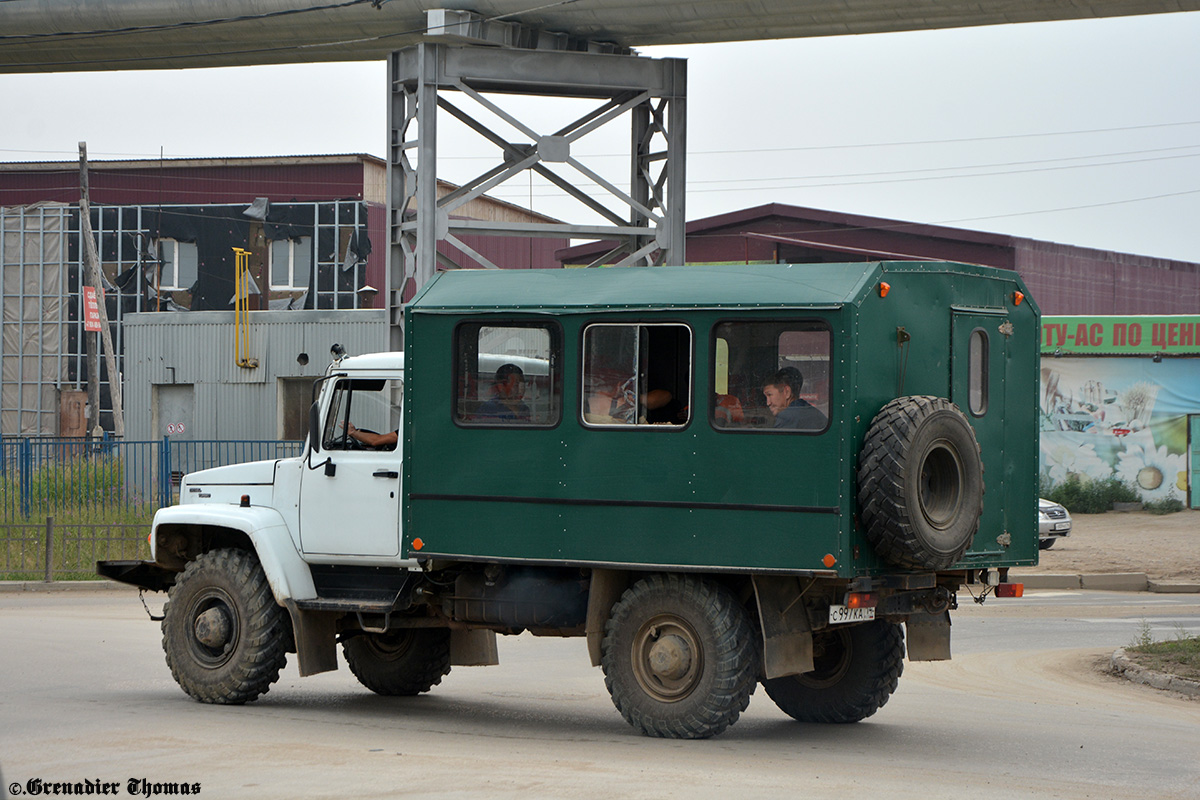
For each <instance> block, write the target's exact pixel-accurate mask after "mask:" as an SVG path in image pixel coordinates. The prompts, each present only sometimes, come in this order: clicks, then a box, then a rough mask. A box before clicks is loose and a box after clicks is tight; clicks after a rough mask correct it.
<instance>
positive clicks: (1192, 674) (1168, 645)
mask: <svg viewBox="0 0 1200 800" xmlns="http://www.w3.org/2000/svg"><path fill="white" fill-rule="evenodd" d="M1125 655H1126V656H1128V657H1129V660H1130V661H1132V662H1133V663H1135V664H1137V665H1138V666H1140V667H1145V668H1146V669H1152V670H1154V671H1156V672H1165V673H1167V674H1169V675H1175V676H1176V677H1180V678H1187V679H1188V680H1193V681H1200V636H1186V635H1180V636H1178V637H1176V638H1175V639H1172V640H1170V641H1165V642H1151V643H1149V644H1141V643H1138V644H1135V645H1133V646H1131V647H1127V648H1126V649H1125Z"/></svg>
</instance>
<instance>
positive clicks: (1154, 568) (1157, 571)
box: [1013, 511, 1200, 581]
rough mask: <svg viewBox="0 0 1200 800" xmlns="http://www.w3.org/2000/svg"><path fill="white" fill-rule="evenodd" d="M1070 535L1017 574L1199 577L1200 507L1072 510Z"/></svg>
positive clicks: (1155, 578)
mask: <svg viewBox="0 0 1200 800" xmlns="http://www.w3.org/2000/svg"><path fill="white" fill-rule="evenodd" d="M1071 516H1072V518H1073V521H1074V525H1073V526H1072V530H1071V535H1070V536H1068V537H1067V538H1065V539H1059V540H1058V541H1057V542H1056V543H1055V544H1054V546H1053V547H1051V548H1050V549H1049V550H1042V551H1041V562H1040V563H1039V564H1038V566H1036V567H1021V568H1019V569H1014V570H1013V572H1015V573H1017V574H1030V573H1032V574H1038V573H1049V574H1085V573H1089V574H1090V573H1100V572H1144V573H1146V576H1147V577H1148V578H1149V579H1150V580H1177V581H1200V511H1181V512H1179V513H1177V514H1166V515H1164V516H1155V515H1153V514H1148V513H1146V512H1144V511H1131V512H1120V513H1118V512H1115V511H1110V512H1109V513H1107V514H1072V515H1071Z"/></svg>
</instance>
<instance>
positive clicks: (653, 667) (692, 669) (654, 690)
mask: <svg viewBox="0 0 1200 800" xmlns="http://www.w3.org/2000/svg"><path fill="white" fill-rule="evenodd" d="M632 656H633V659H632V660H633V674H634V677H635V678H636V679H637V682H638V685H639V686H641V688H642V689H643V690H644V691H645V692H646V693H647V694H648V695H650V696H651V697H652V698H654V699H655V700H657V701H659V702H660V703H675V702H678V701H680V700H683V699H684V698H686V697H687V696H688V695H690V694H691V693H692V692H693V691H694V690H695V688H696V686H697V684H698V683H699V682H700V677H701V675H702V673H703V672H704V651H703V650H702V648H701V644H700V637H699V636H698V635H697V633H696V631H695V629H693V628H692V626H691V625H689V624H688V623H687V622H686V621H685V620H683V619H681V618H680V617H677V616H675V615H674V614H660V615H657V616H655V617H653V618H651V619H649V620H647V621H646V622H645V623H644V624H643V625H642V626H641V628H640V629H639V630H638V633H637V635H636V636H635V637H634V641H633V651H632Z"/></svg>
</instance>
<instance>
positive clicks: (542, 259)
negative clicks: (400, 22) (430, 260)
mask: <svg viewBox="0 0 1200 800" xmlns="http://www.w3.org/2000/svg"><path fill="white" fill-rule="evenodd" d="M386 171H387V168H386V165H385V164H384V162H383V161H381V160H380V159H377V158H374V157H372V156H367V155H341V156H305V157H278V158H228V159H167V160H159V159H149V160H138V161H103V162H92V163H91V164H90V165H89V176H90V180H89V184H90V201H91V218H92V219H91V222H92V228H93V231H94V233H95V236H96V240H97V249H98V253H99V257H100V262H101V269H102V272H103V276H104V282H105V286H104V299H105V308H106V310H107V313H108V318H109V320H110V323H111V330H112V336H113V342H114V349H115V350H116V352H117V364H118V367H117V368H118V370H119V371H121V372H122V373H123V374H124V377H125V384H126V385H127V386H129V385H131V384H132V383H133V378H134V371H133V370H131V369H130V366H132V365H128V363H127V357H128V356H130V355H132V354H131V353H130V352H129V350H128V344H127V335H126V330H125V328H126V325H125V323H126V320H127V319H132V318H133V316H134V315H143V314H147V313H148V314H155V313H164V312H169V313H172V314H183V313H190V312H210V311H220V312H225V313H224V314H223V315H222V317H221V319H224V318H225V317H228V318H229V324H228V325H227V326H225V327H224V328H223V327H222V326H221V325H217V326H216V327H206V328H189V329H188V330H193V331H201V330H203V331H205V334H204V336H203V337H202V338H198V339H196V340H194V341H193V343H192V344H193V349H192V351H191V353H192V356H193V361H194V363H200V360H199V359H198V356H199V355H200V353H201V352H203V354H204V358H205V359H208V358H213V359H219V358H222V357H225V358H227V359H228V360H229V362H230V364H232V363H233V360H234V359H233V343H234V332H233V324H232V322H233V317H234V315H233V313H232V310H233V309H234V301H235V295H236V294H237V292H238V287H239V285H240V286H241V287H242V288H241V292H242V293H243V295H245V296H244V297H243V300H244V301H245V304H246V307H247V308H248V309H249V311H250V317H251V319H252V320H253V326H254V328H255V331H256V332H258V333H259V339H258V340H259V341H260V342H264V343H268V342H270V341H273V339H272V337H270V336H267V335H266V328H263V327H262V326H263V325H264V324H265V323H266V321H267V320H274V321H276V322H279V321H281V320H282V319H289V318H280V317H276V316H260V315H264V314H266V312H267V311H272V312H281V313H282V312H294V311H307V312H311V313H309V314H307V315H305V316H302V317H296V318H290V319H291V322H292V323H293V326H294V324H295V323H298V322H300V321H301V320H305V321H307V323H308V324H309V325H314V324H316V323H317V321H318V320H324V321H326V322H340V323H342V324H344V325H347V326H353V325H356V324H357V323H358V322H360V321H361V319H360V318H358V317H356V316H354V315H355V314H356V313H357V312H360V311H362V310H365V309H379V311H378V313H377V314H374V315H372V316H371V317H370V318H371V319H372V320H378V323H377V324H380V325H383V326H385V328H386V325H387V319H386V311H384V309H385V308H386V298H385V297H384V296H383V291H382V289H383V287H384V285H385V274H384V268H385V267H384V261H385V253H386V251H387V247H386V239H387V235H386V233H385V231H386V214H387V210H386V185H387V181H386ZM455 188H456V187H454V186H453V185H451V184H449V183H445V182H441V183H439V186H438V191H439V195H445V194H447V193H449V192H451V191H453V190H454V189H455ZM79 198H80V170H79V165H78V163H77V162H49V163H13V164H0V242H2V244H3V248H2V255H0V265H2V271H3V280H2V282H0V307H2V309H3V320H4V326H3V336H2V337H0V379H2V380H0V382H2V386H0V434H3V435H6V436H14V435H59V436H76V435H83V434H84V433H85V432H86V431H88V430H90V429H92V428H93V427H94V426H93V425H91V424H89V422H88V419H87V413H88V412H86V411H85V402H84V391H83V390H84V388H85V386H86V383H87V377H88V376H87V366H86V364H87V359H86V352H85V351H86V347H85V338H84V337H85V334H84V328H83V324H84V323H83V319H82V315H81V313H80V275H81V274H82V264H83V261H82V258H83V256H82V250H81V247H80V241H81V240H80V236H79V228H80V224H79V211H78V207H77V205H76V204H77V203H78V201H79ZM458 213H459V214H460V215H461V216H462V217H463V218H465V219H471V220H486V221H503V222H516V223H552V222H554V220H552V219H550V218H548V217H545V216H542V215H537V214H531V213H529V212H526V211H525V210H523V209H521V208H519V207H517V206H513V205H510V204H507V203H503V202H501V201H497V200H494V199H492V198H488V197H479V198H475V199H472V200H471V201H470V202H469V203H467V204H466V205H464V206H462V208H461V209H460V210H459V212H458ZM461 241H462V242H463V243H464V244H466V245H468V246H469V247H470V248H471V249H473V250H474V251H475V252H476V253H478V254H480V255H482V256H484V257H485V258H487V259H488V260H491V261H496V262H500V263H503V264H504V265H505V266H507V267H516V268H539V267H555V266H557V265H558V264H557V262H556V261H555V260H554V252H555V251H556V250H559V249H562V248H563V247H565V246H566V245H567V241H566V240H565V239H532V240H523V241H516V240H513V239H510V238H496V237H471V236H467V235H464V236H463V237H461ZM237 249H241V250H244V251H246V255H245V266H244V267H242V274H241V275H238V274H237V272H238V270H237V268H236V264H237V254H236V252H235V250H237ZM439 257H443V258H450V259H452V260H454V261H455V262H456V263H460V264H463V265H466V266H478V264H477V262H475V261H474V260H473V258H472V256H471V254H470V253H466V252H462V251H458V250H455V249H454V248H453V247H452V246H451V245H450V244H449V243H445V242H443V243H441V244H440V245H439ZM238 278H241V279H242V282H241V283H240V284H239V282H238ZM393 288H397V289H399V290H400V293H401V294H402V295H403V296H404V297H405V299H407V297H410V296H411V295H412V293H413V292H414V291H415V289H416V286H415V285H414V284H413V283H412V280H411V277H410V278H409V280H408V282H407V285H405V286H403V287H393ZM347 315H350V316H347ZM172 319H182V317H172ZM143 324H146V323H143ZM291 335H292V334H289V336H291ZM295 335H297V336H298V335H299V334H295ZM286 338H287V337H286V336H285V339H286ZM226 339H227V340H228V342H227V343H225V340H226ZM333 341H334V340H331V341H330V342H326V343H324V345H323V346H322V347H320V348H317V347H315V346H309V345H306V348H307V349H308V350H311V351H313V353H312V357H313V362H312V363H311V365H303V364H299V363H297V361H296V357H297V356H298V355H299V352H297V353H294V354H292V356H291V358H289V359H283V358H278V357H277V358H274V359H265V358H256V359H255V360H256V361H257V362H258V366H257V367H254V368H245V369H243V370H242V372H243V373H244V375H243V378H244V379H245V380H244V381H241V382H248V383H250V384H254V385H258V386H261V387H267V389H269V391H268V392H267V394H269V395H270V397H269V398H267V397H266V396H264V398H263V399H264V400H268V399H269V401H270V402H269V403H266V404H263V403H260V404H251V405H248V406H247V405H244V406H243V408H244V409H245V410H246V412H247V414H249V421H248V422H246V425H247V426H248V427H249V429H251V430H258V431H260V434H259V435H260V436H262V437H270V436H276V435H280V436H281V435H282V434H283V433H285V432H287V431H286V430H284V429H282V428H278V425H279V423H278V420H277V408H279V407H282V406H281V403H282V400H281V399H280V398H282V397H283V395H282V394H280V395H279V398H277V397H276V396H275V395H276V387H277V382H278V381H283V380H287V379H290V378H297V377H303V376H316V375H319V374H320V373H321V371H322V370H323V368H324V365H325V364H326V363H327V362H328V350H329V346H330V344H332V343H333ZM386 346H387V334H386V330H384V331H383V332H382V333H380V334H379V337H378V339H377V343H376V345H375V349H383V348H385V347H386ZM273 350H274V348H272V351H273ZM300 352H303V351H300ZM142 355H145V354H139V357H141V356H142ZM99 370H100V375H101V380H102V384H101V389H102V391H101V399H100V405H101V409H100V423H101V426H102V427H103V428H104V429H105V430H109V431H111V430H112V429H113V426H112V419H111V401H110V397H109V394H108V390H107V386H108V375H107V370H106V369H105V368H104V366H103V361H101V365H100V368H99ZM251 373H253V375H252V376H251V375H250V374H251ZM268 373H270V374H268ZM212 380H213V381H214V382H216V380H217V379H216V377H215V376H214V377H213V379H212ZM231 383H233V384H236V383H239V381H232V382H231ZM279 385H282V384H279ZM131 400H136V401H137V402H139V403H140V402H141V401H142V398H141V396H140V395H139V394H138V393H137V392H134V393H133V394H132V396H131V397H130V398H129V400H127V402H126V406H127V407H129V405H130V401H131ZM260 406H261V408H260ZM255 408H258V411H257V412H255V413H252V414H251V413H250V410H251V409H255ZM143 417H145V419H144V420H143ZM259 417H261V419H259ZM149 419H150V417H149V416H148V415H139V414H138V413H137V412H136V411H135V412H134V413H133V414H131V420H130V426H129V427H128V428H127V432H126V433H127V438H154V437H157V436H158V435H161V432H160V431H158V430H157V429H156V428H153V427H152V426H150V425H149ZM164 419H165V418H164ZM143 422H144V423H145V424H142V423H143ZM210 422H211V424H202V425H198V426H196V427H193V426H185V429H186V430H190V431H195V432H196V433H197V434H198V436H197V437H196V438H204V437H209V438H214V437H217V436H219V435H222V434H224V435H233V434H232V432H230V431H228V429H226V428H225V427H224V426H223V425H222V426H218V425H217V419H216V418H215V417H213V418H211V420H210ZM237 427H238V428H239V430H240V428H241V426H240V425H239V426H237ZM277 428H278V429H277ZM238 435H242V434H241V433H239V434H238Z"/></svg>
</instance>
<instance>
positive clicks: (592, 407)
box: [584, 376, 687, 425]
mask: <svg viewBox="0 0 1200 800" xmlns="http://www.w3.org/2000/svg"><path fill="white" fill-rule="evenodd" d="M593 377H595V376H593ZM594 383H597V384H600V385H595V386H593V387H592V389H591V391H590V393H589V395H588V399H587V412H586V413H585V414H584V420H585V421H587V422H590V423H592V424H593V425H638V424H640V425H647V424H657V423H665V424H671V425H682V424H683V422H685V421H686V414H687V409H685V408H684V407H683V406H682V405H681V404H680V403H679V401H677V400H675V397H674V395H672V394H671V393H670V392H669V391H667V390H666V389H651V390H650V391H648V392H646V393H644V394H642V395H640V396H639V395H638V394H637V391H636V389H635V387H636V385H637V379H636V378H628V379H626V380H624V381H621V382H620V384H618V385H615V386H614V385H611V384H610V385H607V386H605V385H603V384H602V383H601V382H600V381H599V380H596V381H594ZM639 408H640V409H641V416H639V415H638V410H639ZM681 416H682V417H684V419H683V420H682V421H681V420H680V417H681Z"/></svg>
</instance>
